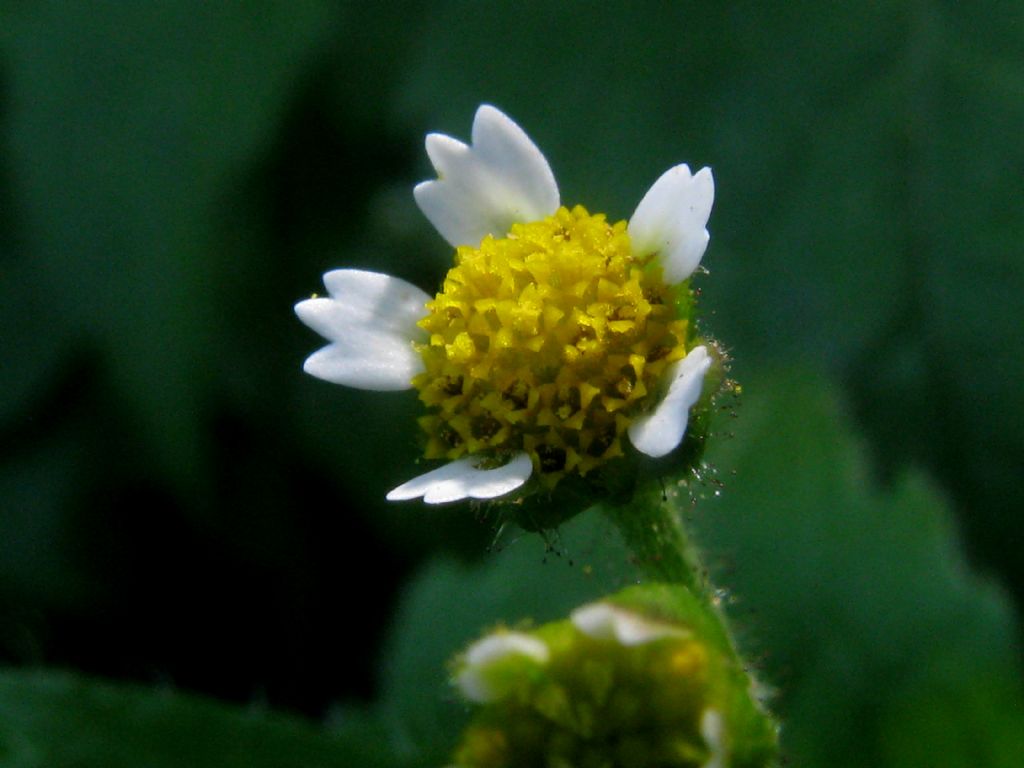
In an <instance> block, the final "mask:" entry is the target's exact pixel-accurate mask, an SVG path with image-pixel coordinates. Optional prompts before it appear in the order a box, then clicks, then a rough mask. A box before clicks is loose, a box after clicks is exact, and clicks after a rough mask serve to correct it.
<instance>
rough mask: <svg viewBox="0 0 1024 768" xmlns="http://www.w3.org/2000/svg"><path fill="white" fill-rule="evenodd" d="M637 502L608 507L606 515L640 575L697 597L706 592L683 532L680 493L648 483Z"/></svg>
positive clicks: (636, 496)
mask: <svg viewBox="0 0 1024 768" xmlns="http://www.w3.org/2000/svg"><path fill="white" fill-rule="evenodd" d="M645 485H646V489H645V490H638V491H637V493H636V494H634V496H633V498H632V499H631V500H630V501H629V502H627V503H625V504H619V505H613V504H610V503H609V504H605V505H603V506H602V508H603V509H604V512H605V514H606V515H607V516H608V518H609V519H610V520H611V521H612V523H614V525H615V527H616V528H618V529H619V532H620V533H621V534H622V537H623V539H624V540H625V542H626V546H628V547H629V549H630V551H632V553H633V556H634V557H635V558H636V565H637V567H638V568H639V569H640V571H641V572H642V573H643V574H644V575H645V576H647V577H648V578H649V579H651V580H652V581H660V582H667V583H670V584H681V585H683V586H684V587H686V588H687V589H689V590H690V591H691V592H692V593H693V594H694V595H698V596H702V595H704V593H705V591H706V584H705V581H704V578H703V569H702V568H701V564H700V558H699V556H698V554H697V550H696V548H695V547H694V546H693V544H692V543H691V542H690V539H689V537H688V536H687V535H686V530H685V529H684V528H683V521H682V517H681V515H680V513H679V508H678V501H677V498H676V497H677V495H678V493H679V491H678V490H676V489H674V488H672V489H669V490H664V491H663V490H662V489H661V488H660V487H659V486H658V484H657V483H646V484H645Z"/></svg>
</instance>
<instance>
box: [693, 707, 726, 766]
mask: <svg viewBox="0 0 1024 768" xmlns="http://www.w3.org/2000/svg"><path fill="white" fill-rule="evenodd" d="M700 735H701V736H702V737H703V739H704V743H705V744H707V745H708V751H709V752H710V753H711V754H710V755H709V756H708V761H707V762H706V763H704V765H702V766H701V768H726V766H727V765H728V764H729V760H728V757H729V755H728V753H727V752H726V745H725V722H724V721H723V720H722V715H721V713H719V712H718V710H715V709H705V710H704V715H703V716H702V717H701V719H700Z"/></svg>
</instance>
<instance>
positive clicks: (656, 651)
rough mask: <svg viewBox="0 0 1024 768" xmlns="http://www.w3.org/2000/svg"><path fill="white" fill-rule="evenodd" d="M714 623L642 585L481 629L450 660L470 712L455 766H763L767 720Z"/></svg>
mask: <svg viewBox="0 0 1024 768" xmlns="http://www.w3.org/2000/svg"><path fill="white" fill-rule="evenodd" d="M716 626H719V627H720V625H717V624H716V622H715V621H714V620H712V619H711V618H710V617H709V616H708V614H707V609H706V608H705V607H701V605H700V603H699V601H698V600H696V599H695V598H694V597H693V595H692V594H691V593H689V592H687V591H686V590H684V589H683V588H682V587H670V586H666V585H659V584H648V585H644V586H640V587H633V588H630V589H627V590H624V591H623V592H620V593H618V594H617V595H612V596H611V597H609V598H605V599H604V600H600V601H598V602H594V603H590V604H588V605H584V606H582V607H580V608H577V609H576V610H575V611H573V612H572V614H571V615H570V617H569V619H568V620H563V621H556V622H553V623H550V624H544V625H542V626H540V627H537V628H535V629H532V630H529V631H515V632H513V631H509V630H506V629H498V630H496V631H494V632H492V633H490V634H488V635H485V636H484V637H483V638H481V639H480V640H477V641H476V642H475V643H472V644H471V645H470V646H469V647H468V648H467V649H466V651H465V652H464V653H463V654H461V655H460V656H459V657H458V658H457V659H456V661H455V664H454V669H453V675H452V683H453V684H454V686H455V687H456V689H457V690H458V691H459V693H460V694H461V695H462V696H463V697H464V698H465V699H467V700H468V701H469V702H470V703H471V704H472V705H473V713H474V714H473V718H472V720H471V721H470V723H469V725H468V727H467V728H466V729H465V731H464V732H463V734H462V737H461V739H460V741H459V744H458V746H457V747H456V749H455V754H454V760H453V766H457V767H458V768H511V767H512V766H522V765H553V766H554V765H558V766H562V765H565V766H568V765H580V766H583V765H607V766H611V765H629V766H636V768H644V767H645V766H662V767H663V768H668V767H669V766H680V768H683V767H688V768H697V767H698V766H700V767H701V768H725V767H726V766H730V765H732V766H737V767H739V766H746V767H749V768H764V766H766V765H770V764H772V758H773V756H774V752H775V737H776V731H775V726H774V724H773V723H772V721H771V719H770V718H769V717H768V716H767V715H766V713H765V711H764V709H763V708H762V705H761V704H760V702H759V701H758V699H757V693H756V691H757V689H756V686H755V684H754V683H753V681H752V680H751V678H750V677H749V676H748V675H747V674H746V673H745V672H744V671H743V670H742V669H741V667H740V665H739V664H738V660H737V658H736V656H735V652H734V650H733V649H732V647H731V645H730V644H729V642H728V640H727V639H726V638H725V637H724V635H722V633H721V631H720V629H718V630H716V629H715V627H716Z"/></svg>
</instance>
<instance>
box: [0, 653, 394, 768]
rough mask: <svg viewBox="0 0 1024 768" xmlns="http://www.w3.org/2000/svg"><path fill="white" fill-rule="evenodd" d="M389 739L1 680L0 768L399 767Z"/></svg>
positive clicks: (189, 699) (82, 683)
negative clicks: (389, 750)
mask: <svg viewBox="0 0 1024 768" xmlns="http://www.w3.org/2000/svg"><path fill="white" fill-rule="evenodd" d="M382 735H383V732H382V731H381V730H380V728H378V727H377V726H376V725H375V724H374V723H373V722H372V721H370V720H368V719H365V718H361V717H358V716H355V715H353V716H352V717H351V718H350V719H348V720H343V721H342V722H340V723H339V724H338V726H337V728H336V729H333V730H328V729H325V728H322V727H319V726H316V725H313V724H312V723H308V722H304V721H302V720H299V719H297V718H294V717H288V716H285V715H280V714H274V713H269V712H265V711H261V710H259V709H249V710H243V709H240V708H237V707H232V706H227V705H225V704H221V703H218V702H215V701H211V700H207V699H202V698H199V697H197V696H191V695H186V694H182V693H174V692H171V691H152V690H148V689H144V688H140V687H137V686H128V685H119V684H113V683H108V682H102V681H99V680H93V679H89V678H84V677H79V676H77V675H74V674H71V673H65V672H53V671H14V670H7V671H4V672H2V673H0V762H2V763H3V765H4V766H7V767H8V768H139V766H146V768H164V767H165V766H166V768H171V766H182V765H187V766H190V767H194V768H204V767H206V766H209V768H230V767H231V766H239V768H258V767H259V766H267V768H288V766H295V768H317V767H319V768H338V766H363V767H365V768H372V767H374V766H380V767H381V768H386V767H387V766H396V765H398V763H396V762H395V761H394V760H393V759H391V758H390V757H389V756H388V749H387V745H386V742H385V741H384V740H383V738H382Z"/></svg>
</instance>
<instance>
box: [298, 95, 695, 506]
mask: <svg viewBox="0 0 1024 768" xmlns="http://www.w3.org/2000/svg"><path fill="white" fill-rule="evenodd" d="M426 148H427V155H428V156H429V158H430V161H431V163H432V164H433V166H434V169H435V170H436V172H437V174H438V178H437V179H434V180H431V181H425V182H423V183H421V184H419V185H418V186H417V187H416V188H415V190H414V193H415V198H416V202H417V203H418V205H419V206H420V208H421V209H422V211H423V212H424V214H426V216H427V218H428V219H429V220H430V221H431V223H432V224H433V225H434V226H435V227H436V229H437V230H438V232H440V234H441V235H442V236H443V237H444V238H445V239H446V240H447V241H448V242H449V243H450V244H451V245H452V246H454V247H455V249H456V250H455V263H454V266H453V267H452V268H451V270H449V272H448V275H447V276H446V277H445V279H444V282H443V285H442V288H441V290H440V291H439V292H438V293H437V294H436V295H435V296H433V297H431V296H429V295H427V294H426V293H424V292H422V291H421V290H419V289H418V288H416V287H415V286H413V285H411V284H409V283H407V282H405V281H404V280H401V279H400V278H397V277H392V276H389V275H382V274H378V273H374V272H365V271H360V270H336V271H333V272H328V273H327V274H326V275H324V284H325V285H326V287H327V291H328V294H329V297H327V298H312V299H308V300H306V301H302V302H299V304H297V305H296V307H295V311H296V313H297V314H298V316H299V318H300V319H302V321H303V322H305V323H306V324H307V325H309V326H310V327H311V328H313V329H314V330H316V331H317V332H319V333H320V334H321V335H323V336H324V337H325V338H327V340H328V341H329V344H328V345H327V346H326V347H324V348H322V349H320V350H319V351H317V352H315V353H314V354H313V355H311V356H310V357H309V358H308V359H307V360H306V363H305V370H306V371H307V372H308V373H310V374H312V375H314V376H317V377H319V378H323V379H326V380H328V381H332V382H336V383H339V384H346V385H348V386H353V387H359V388H363V389H374V390H381V391H385V390H398V389H409V388H415V389H416V390H417V391H418V393H419V398H420V400H421V401H422V402H423V404H424V405H425V406H426V409H427V413H426V415H425V416H423V417H422V418H421V419H420V425H421V427H422V429H423V431H424V434H425V457H426V458H427V459H442V460H445V461H447V463H446V464H444V465H442V466H440V467H438V468H437V469H434V470H432V471H430V472H427V473H426V474H424V475H421V476H419V477H417V478H415V479H413V480H411V481H409V482H407V483H404V484H403V485H400V486H399V487H398V488H395V489H394V490H392V491H391V492H390V493H389V494H388V498H389V499H391V500H404V499H412V498H419V497H422V498H423V499H424V500H425V501H426V502H428V503H442V502H448V501H457V500H460V499H465V498H478V499H490V498H497V497H500V496H503V495H505V494H508V493H510V492H512V491H514V490H516V489H517V488H520V487H521V486H523V485H525V484H526V483H527V482H528V481H530V479H531V478H534V483H535V485H536V486H537V487H540V488H548V489H551V488H554V487H555V485H556V484H557V483H558V482H559V481H560V480H562V479H564V478H566V477H567V476H572V477H587V476H589V475H591V473H592V472H594V470H596V469H598V468H601V467H604V466H605V465H607V464H608V463H609V462H611V461H612V460H614V459H618V458H620V457H623V456H625V455H626V454H627V453H631V452H632V451H633V449H635V450H636V451H638V452H639V453H640V454H645V455H647V456H650V457H655V458H657V457H661V456H665V455H667V454H669V453H671V452H672V451H673V450H675V449H676V448H677V447H678V446H679V445H680V443H681V442H682V440H683V437H684V434H685V433H686V428H687V424H688V420H689V413H690V409H691V407H692V406H693V405H694V404H695V403H697V402H698V400H699V399H700V398H701V395H702V391H703V384H704V378H705V374H706V373H707V371H708V369H709V368H710V367H711V365H712V363H713V356H712V355H711V354H710V353H709V349H708V347H707V346H706V345H704V344H701V343H698V340H697V336H696V332H695V329H694V325H693V318H692V308H693V306H692V305H693V296H692V293H691V291H690V287H689V277H690V275H691V274H692V273H693V271H694V270H695V269H696V268H697V266H698V265H699V263H700V259H701V257H702V255H703V254H704V250H705V248H706V247H707V243H708V232H707V229H706V224H707V219H708V216H709V215H710V212H711V205H712V202H713V199H714V184H713V181H712V176H711V171H710V170H709V169H707V168H704V169H702V170H700V171H699V172H698V173H696V174H692V173H691V172H690V169H689V168H688V167H687V166H686V165H678V166H675V167H674V168H671V169H669V170H668V171H666V172H665V173H664V174H663V175H662V176H661V177H660V178H659V179H658V180H657V181H656V182H655V183H654V185H653V186H652V187H651V188H650V190H649V191H648V192H647V194H646V195H644V197H643V199H642V200H641V201H640V204H639V205H638V206H637V208H636V211H635V212H634V213H633V216H632V217H631V218H630V220H629V222H626V221H618V222H610V221H608V220H607V219H606V217H605V216H604V215H602V214H591V213H590V212H589V211H587V210H586V209H585V208H583V207H582V206H578V205H577V206H575V207H572V208H568V207H563V206H561V204H560V198H559V192H558V186H557V184H556V182H555V177H554V174H552V172H551V169H550V167H549V166H548V163H547V160H546V159H545V158H544V155H543V154H541V152H540V150H539V149H537V147H536V146H535V145H534V144H533V142H532V141H531V140H530V139H529V137H528V136H527V135H526V134H525V133H524V132H523V130H522V129H521V128H520V127H519V126H518V125H516V124H515V123H514V122H513V121H512V120H511V119H509V118H508V117H507V116H506V115H504V114H503V113H502V112H500V111H499V110H497V109H495V108H494V107H491V106H488V105H484V106H481V107H480V108H479V109H478V110H477V113H476V117H475V119H474V121H473V131H472V143H471V144H469V145H467V144H464V143H462V142H460V141H458V140H456V139H453V138H451V137H449V136H444V135H441V134H430V135H428V136H427V140H426ZM630 446H632V447H630Z"/></svg>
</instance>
